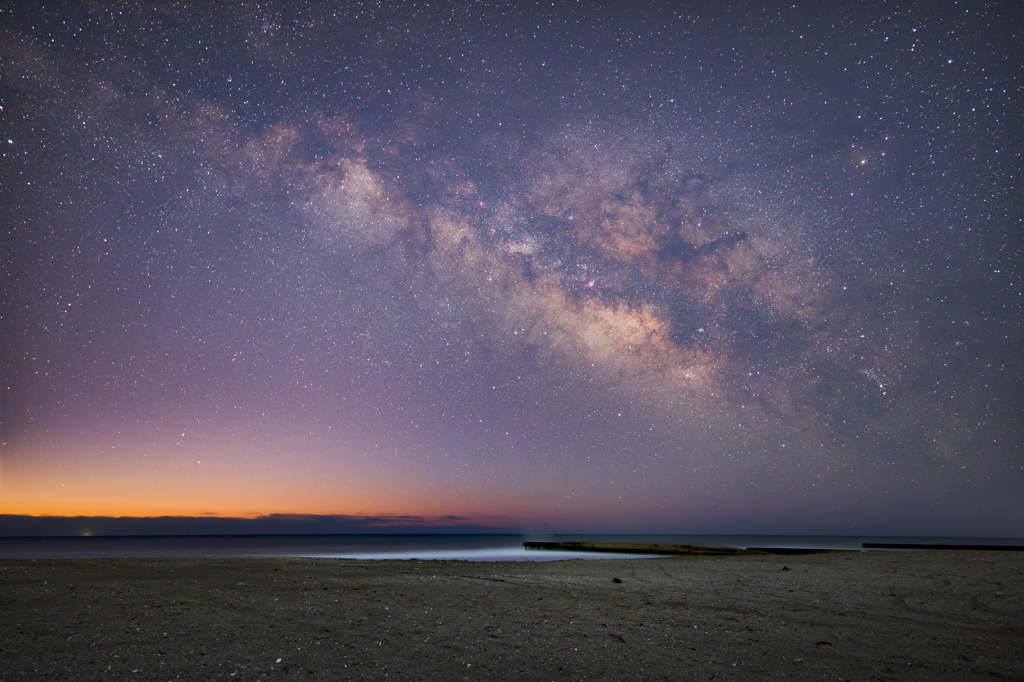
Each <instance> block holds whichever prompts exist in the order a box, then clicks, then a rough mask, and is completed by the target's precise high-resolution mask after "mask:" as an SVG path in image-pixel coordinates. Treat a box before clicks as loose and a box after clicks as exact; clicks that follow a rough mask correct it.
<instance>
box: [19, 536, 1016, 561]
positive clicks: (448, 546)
mask: <svg viewBox="0 0 1024 682" xmlns="http://www.w3.org/2000/svg"><path fill="white" fill-rule="evenodd" d="M527 540H541V541H556V542H638V543H658V544H679V545H719V546H725V547H804V548H820V549H861V543H864V542H899V543H944V544H987V545H1017V546H1020V545H1024V540H1021V539H1019V538H1014V539H1007V538H984V539H979V538H919V537H918V538H914V537H877V536H872V537H868V536H856V537H853V536H849V537H846V536H831V537H830V536H795V535H788V536H783V535H433V534H431V535H392V534H388V535H189V536H184V535H173V536H166V535H164V536H155V535H151V536H106V537H45V538H0V559H64V558H109V557H187V556H274V557H334V558H351V559H421V560H446V561H452V560H464V561H556V560H561V559H626V558H637V557H649V556H650V555H632V554H600V553H594V552H557V551H547V550H528V549H524V548H523V542H525V541H527Z"/></svg>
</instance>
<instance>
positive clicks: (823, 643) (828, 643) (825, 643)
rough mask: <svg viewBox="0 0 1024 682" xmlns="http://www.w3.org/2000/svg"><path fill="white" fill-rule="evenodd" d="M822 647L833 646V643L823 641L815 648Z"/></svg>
mask: <svg viewBox="0 0 1024 682" xmlns="http://www.w3.org/2000/svg"><path fill="white" fill-rule="evenodd" d="M822 645H824V646H832V642H826V641H825V640H821V641H820V642H818V643H817V644H815V645H814V646H822Z"/></svg>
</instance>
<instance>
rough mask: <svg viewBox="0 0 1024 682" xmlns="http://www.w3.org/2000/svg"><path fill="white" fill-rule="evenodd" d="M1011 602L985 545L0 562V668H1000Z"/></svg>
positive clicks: (658, 671)
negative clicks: (677, 553)
mask: <svg viewBox="0 0 1024 682" xmlns="http://www.w3.org/2000/svg"><path fill="white" fill-rule="evenodd" d="M1022 595H1024V555H1021V554H1020V553H1017V552H989V551H972V552H968V553H964V552H959V551H953V550H931V551H927V552H877V551H876V552H856V553H841V554H813V555H789V556H770V555H757V556H751V555H742V556H721V557H718V556H704V557H673V558H646V559H611V560H575V561H574V560H569V561H555V562H486V563H483V562H465V561H418V560H404V561H360V560H352V559H318V558H277V557H233V558H217V557H198V558H131V559H77V560H72V559H36V560H31V559H25V560H0V622H2V623H4V637H3V638H0V660H4V661H5V663H4V666H3V668H2V670H0V680H8V679H10V680H13V679H26V678H29V679H31V678H38V677H43V676H46V675H52V676H54V677H56V678H58V679H62V678H63V679H97V678H103V679H131V680H145V679H154V680H156V679H161V680H169V679H176V678H180V679H232V680H264V679H303V680H314V679H324V680H328V679H339V678H341V679H347V678H350V677H351V678H356V679H385V678H387V679H424V680H447V679H453V678H459V679H481V680H486V679H569V680H593V679H609V680H612V679H666V678H669V679H709V678H711V677H714V678H715V679H722V678H736V679H743V678H749V677H752V676H756V677H759V678H765V677H769V678H772V677H780V676H782V675H785V676H787V677H808V678H810V677H815V678H818V679H820V678H822V677H828V678H831V679H837V678H838V679H844V680H845V679H866V678H872V677H874V678H883V679H897V678H898V679H904V680H907V679H909V680H918V679H919V680H929V679H938V678H945V679H954V678H955V679H979V680H980V679H991V677H992V676H993V675H996V676H1002V677H1006V678H1011V679H1012V678H1014V677H1015V676H1018V675H1019V674H1020V671H1021V670H1024V597H1022ZM278 659H280V660H278Z"/></svg>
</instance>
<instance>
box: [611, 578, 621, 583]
mask: <svg viewBox="0 0 1024 682" xmlns="http://www.w3.org/2000/svg"><path fill="white" fill-rule="evenodd" d="M612 582H613V583H621V582H622V578H612Z"/></svg>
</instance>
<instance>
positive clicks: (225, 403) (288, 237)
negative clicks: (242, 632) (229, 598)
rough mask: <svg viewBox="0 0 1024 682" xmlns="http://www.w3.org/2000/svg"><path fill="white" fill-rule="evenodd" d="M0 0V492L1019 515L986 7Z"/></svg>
mask: <svg viewBox="0 0 1024 682" xmlns="http://www.w3.org/2000/svg"><path fill="white" fill-rule="evenodd" d="M619 4H620V3H611V4H608V5H604V6H602V5H599V4H595V3H575V2H562V1H556V2H554V3H551V2H544V3H538V4H536V5H528V4H526V3H522V4H518V3H516V4H497V3H485V2H462V3H442V2H437V3H434V2H430V3H425V2H420V3H375V2H361V3H357V2H353V3H326V2H324V3H320V2H308V3H289V4H276V3H244V4H243V3H230V4H229V3H219V4H218V6H217V7H214V6H212V3H211V4H207V3H197V4H196V5H188V4H185V3H170V2H167V3H164V2H152V3H149V2H147V3H144V4H143V5H136V4H132V3H98V2H97V3H81V4H78V3H70V4H63V3H62V4H30V3H24V2H17V3H14V2H7V3H3V4H0V26H2V28H0V105H2V110H0V154H2V155H0V183H2V184H0V238H2V251H0V266H2V270H0V286H2V300H0V305H2V308H0V313H2V320H0V352H2V357H0V372H2V378H3V384H2V405H0V407H2V414H0V419H2V438H3V450H2V461H0V467H2V469H0V472H2V482H0V514H9V515H56V516H77V515H87V516H88V515H103V516H161V515H174V516H225V517H258V516H262V515H273V514H282V515H298V516H303V515H336V518H339V519H347V518H350V519H357V520H358V519H366V518H372V519H383V520H385V521H386V523H393V524H396V525H397V526H402V525H403V524H405V525H409V524H411V525H417V524H419V525H424V524H426V525H431V524H434V525H447V526H451V527H459V526H463V525H465V526H473V527H483V528H486V527H494V528H497V527H501V528H521V529H532V530H537V529H542V530H543V529H547V530H564V531H608V532H611V531H637V532H676V533H700V532H746V533H826V534H843V533H847V534H857V533H875V534H883V533H891V534H920V535H925V534H937V535H983V536H984V535H989V536H1000V535H1002V536H1021V535H1024V433H1022V423H1021V419H1022V414H1024V412H1022V404H1024V390H1022V386H1021V380H1022V377H1024V372H1022V370H1024V367H1022V364H1024V363H1022V359H1024V357H1022V352H1024V335H1022V318H1021V305H1022V303H1024V297H1022V292H1024V278H1022V267H1021V263H1022V261H1024V258H1022V255H1024V254H1022V251H1024V248H1022V230H1024V207H1022V204H1024V202H1022V196H1024V193H1022V180H1021V151H1022V144H1021V143H1022V135H1021V132H1022V124H1021V120H1022V116H1021V112H1022V97H1021V95H1022V86H1024V66H1022V56H1021V54H1022V53H1021V47H1020V46H1021V41H1022V23H1021V20H1020V14H1019V11H1020V6H1019V4H1018V3H1016V2H1003V3H1000V2H951V1H949V0H936V1H931V0H929V1H922V2H888V3H883V2H857V3H834V4H829V3H820V2H798V3H796V4H795V5H794V4H793V3H789V2H787V3H785V4H784V8H783V9H770V10H765V9H763V7H760V6H759V3H752V4H750V5H745V4H743V3H732V4H731V5H730V4H729V3H719V2H707V3H701V2H696V3H674V4H668V3H666V4H646V5H645V6H644V7H641V8H632V9H623V8H622V7H619Z"/></svg>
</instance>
